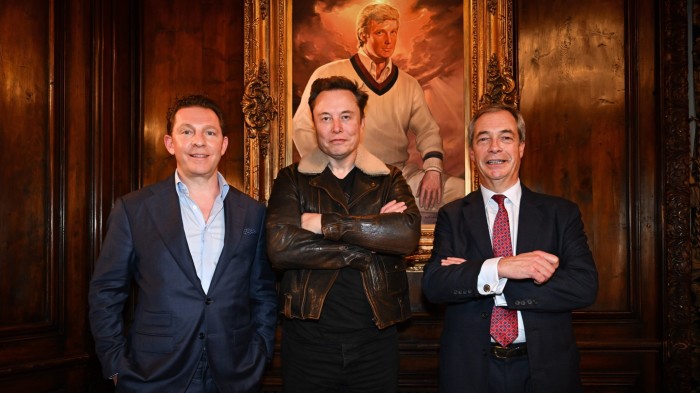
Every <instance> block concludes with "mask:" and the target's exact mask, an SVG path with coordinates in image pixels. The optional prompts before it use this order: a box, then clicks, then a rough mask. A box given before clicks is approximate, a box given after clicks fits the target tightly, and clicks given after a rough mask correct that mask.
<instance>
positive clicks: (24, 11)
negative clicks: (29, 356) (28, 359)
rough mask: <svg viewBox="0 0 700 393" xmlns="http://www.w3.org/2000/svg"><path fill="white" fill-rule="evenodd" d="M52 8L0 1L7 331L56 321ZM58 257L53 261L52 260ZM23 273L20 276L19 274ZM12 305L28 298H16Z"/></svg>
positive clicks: (2, 289)
mask: <svg viewBox="0 0 700 393" xmlns="http://www.w3.org/2000/svg"><path fill="white" fill-rule="evenodd" d="M50 18H51V15H50V13H49V8H48V7H47V6H46V4H45V2H40V1H26V2H22V3H17V4H8V3H6V2H4V3H2V4H0V81H1V82H0V86H2V90H0V114H1V115H0V117H1V118H2V120H1V121H0V138H2V140H3V141H4V143H5V147H6V148H5V149H3V154H1V155H0V179H1V180H2V185H3V191H4V192H1V193H0V217H2V220H3V224H2V225H0V247H1V248H0V253H1V255H3V258H2V262H0V298H2V299H4V300H3V305H2V306H0V335H2V336H6V335H16V334H18V330H24V329H41V328H42V327H43V328H46V327H50V325H52V324H54V323H55V322H56V321H55V318H56V314H55V307H52V305H51V304H50V303H49V302H50V301H51V299H52V298H53V297H48V296H45V294H46V293H54V294H55V292H56V289H57V288H56V282H55V280H54V277H52V276H51V275H50V274H48V273H49V269H50V267H51V264H52V263H55V260H53V259H54V258H55V255H52V254H51V250H52V247H51V244H50V242H51V239H52V238H53V237H54V236H56V235H57V233H56V230H57V229H58V227H57V226H55V225H46V224H55V220H54V218H55V217H54V216H52V213H53V212H54V210H52V209H50V207H51V206H52V205H54V203H55V200H54V199H52V197H53V196H54V195H56V192H57V190H56V185H57V183H55V182H53V180H55V178H54V174H53V173H52V172H51V168H52V167H53V165H54V164H55V162H54V161H55V159H56V156H55V151H56V145H55V144H56V140H55V137H54V135H55V134H56V132H57V129H56V127H55V124H53V123H52V122H51V118H50V117H49V115H50V112H51V108H50V103H51V99H52V93H53V91H52V90H51V86H50V84H49V80H50V74H51V73H52V72H53V71H54V70H53V69H51V68H50V65H51V64H52V63H53V61H52V60H53V59H52V58H51V52H50V47H51V46H52V45H53V42H52V41H50V39H51V35H50V31H49V27H50V23H49V22H50ZM52 260H53V261H52ZM20 278H21V280H20ZM12 305H21V307H18V306H12Z"/></svg>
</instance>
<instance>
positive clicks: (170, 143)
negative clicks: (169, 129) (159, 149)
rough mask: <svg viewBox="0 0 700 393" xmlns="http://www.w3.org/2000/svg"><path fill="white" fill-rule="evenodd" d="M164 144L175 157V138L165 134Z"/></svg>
mask: <svg viewBox="0 0 700 393" xmlns="http://www.w3.org/2000/svg"><path fill="white" fill-rule="evenodd" d="M163 144H164V145H165V149H166V150H167V151H168V153H170V155H175V148H174V147H173V137H172V136H171V135H168V134H165V136H164V137H163Z"/></svg>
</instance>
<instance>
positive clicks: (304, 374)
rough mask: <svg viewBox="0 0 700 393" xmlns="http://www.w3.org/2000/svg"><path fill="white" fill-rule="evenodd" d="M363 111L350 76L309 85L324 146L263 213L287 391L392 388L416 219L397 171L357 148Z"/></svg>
mask: <svg viewBox="0 0 700 393" xmlns="http://www.w3.org/2000/svg"><path fill="white" fill-rule="evenodd" d="M366 103H367V94H366V93H365V92H363V91H362V90H360V88H359V87H358V86H357V84H356V83H355V82H352V81H350V80H349V79H347V78H344V77H338V76H334V77H329V78H321V79H318V80H316V81H315V82H314V84H313V85H312V88H311V95H310V97H309V106H310V108H311V111H312V114H313V120H314V125H315V128H316V135H317V140H318V147H317V148H316V149H315V150H313V151H312V152H310V153H309V154H307V155H305V156H304V157H303V158H302V159H301V161H300V162H299V163H296V164H292V165H290V166H288V167H286V168H284V169H282V170H281V171H280V173H279V175H278V176H277V179H276V180H275V184H274V187H273V189H272V194H271V196H270V201H269V203H268V213H267V236H268V237H267V247H268V254H269V259H270V261H271V262H272V265H273V267H274V268H275V269H277V270H279V271H281V272H283V275H282V282H281V285H280V297H281V310H282V312H283V313H284V316H285V317H286V318H285V320H284V324H283V339H282V376H283V380H284V391H285V392H287V393H289V392H304V393H312V392H334V391H338V392H340V391H362V392H364V393H369V392H378V393H379V392H381V393H386V392H395V391H396V388H397V386H396V385H397V380H398V363H399V359H398V333H397V331H396V326H395V324H396V323H398V322H401V321H404V320H406V319H407V318H408V317H409V316H410V304H409V299H408V283H407V277H406V263H405V261H404V256H405V255H407V254H409V253H411V252H412V251H413V250H414V249H415V248H416V245H417V244H418V238H419V236H420V213H419V211H418V208H417V206H416V203H415V200H414V198H413V196H412V193H411V190H410V188H409V186H408V185H407V184H406V181H405V180H404V178H403V177H402V175H401V171H400V170H399V169H397V168H395V167H392V166H387V165H386V164H384V163H383V162H382V161H381V160H379V159H378V158H377V157H375V156H373V155H372V154H371V153H369V152H368V151H367V150H366V149H365V148H364V147H362V146H361V144H360V140H361V139H362V132H363V131H364V108H365V105H366Z"/></svg>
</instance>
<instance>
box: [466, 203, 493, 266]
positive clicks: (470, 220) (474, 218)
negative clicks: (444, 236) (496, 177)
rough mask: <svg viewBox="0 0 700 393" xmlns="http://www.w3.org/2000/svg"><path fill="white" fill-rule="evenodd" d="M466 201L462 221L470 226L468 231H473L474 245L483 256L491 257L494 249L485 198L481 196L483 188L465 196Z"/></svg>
mask: <svg viewBox="0 0 700 393" xmlns="http://www.w3.org/2000/svg"><path fill="white" fill-rule="evenodd" d="M464 201H465V203H464V208H463V210H462V221H463V222H464V223H465V225H466V226H467V228H468V232H467V233H471V234H472V236H473V237H474V244H473V246H475V247H476V249H477V250H478V252H479V254H480V255H481V256H482V257H484V258H491V257H492V256H493V249H492V248H491V236H490V235H489V224H488V221H487V220H486V207H485V206H484V198H483V197H482V196H481V190H476V191H474V192H472V193H470V194H469V195H467V196H466V197H465V199H464Z"/></svg>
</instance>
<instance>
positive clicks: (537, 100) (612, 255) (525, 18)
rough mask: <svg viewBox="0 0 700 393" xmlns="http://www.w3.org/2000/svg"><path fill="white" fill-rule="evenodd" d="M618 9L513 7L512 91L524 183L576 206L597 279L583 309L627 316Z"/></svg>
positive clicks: (619, 4)
mask: <svg viewBox="0 0 700 393" xmlns="http://www.w3.org/2000/svg"><path fill="white" fill-rule="evenodd" d="M625 3H626V2H625V1H623V0H619V1H609V0H601V1H586V2H575V3H572V2H567V1H526V2H521V3H520V6H519V7H518V39H517V53H518V63H519V64H518V65H519V66H518V70H519V73H518V78H519V80H518V84H519V88H520V94H521V109H522V112H523V116H524V117H525V122H526V124H527V129H528V132H527V138H526V141H527V142H526V144H525V157H524V159H523V164H522V170H521V174H522V179H523V182H524V184H526V185H529V186H531V187H532V188H534V189H536V190H539V191H543V192H547V193H550V194H554V195H561V196H564V197H566V198H568V199H571V200H573V201H575V202H577V203H578V204H579V207H580V208H581V213H582V215H583V219H584V223H585V227H586V232H587V235H588V241H589V245H590V246H591V249H592V250H593V253H594V258H595V260H596V261H597V267H598V271H599V279H600V287H599V293H598V299H597V301H596V303H595V305H594V306H592V307H591V308H590V309H591V310H598V311H628V310H630V308H631V306H632V304H631V303H632V299H631V298H630V295H631V294H630V282H629V280H630V266H629V265H630V263H636V261H630V254H629V245H630V241H631V240H632V239H634V233H633V232H631V231H632V230H633V229H634V228H632V227H631V225H630V224H631V223H632V220H631V217H630V212H631V209H630V207H631V205H632V204H634V201H633V200H631V199H630V190H629V188H628V187H629V177H634V176H636V173H635V172H633V171H630V169H632V168H631V167H630V166H629V165H628V163H629V162H630V160H631V157H630V153H631V149H630V148H629V144H628V141H629V140H630V137H631V135H630V133H631V132H633V131H634V130H630V129H629V128H628V127H627V126H626V113H627V112H626V102H627V101H626V99H627V98H628V97H627V95H626V92H627V90H626V86H627V85H628V83H627V79H626V77H627V76H628V75H629V74H630V71H631V70H630V69H629V65H630V64H634V62H635V60H636V59H627V58H626V56H625V47H626V42H627V34H626V26H625V14H626V9H625Z"/></svg>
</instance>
